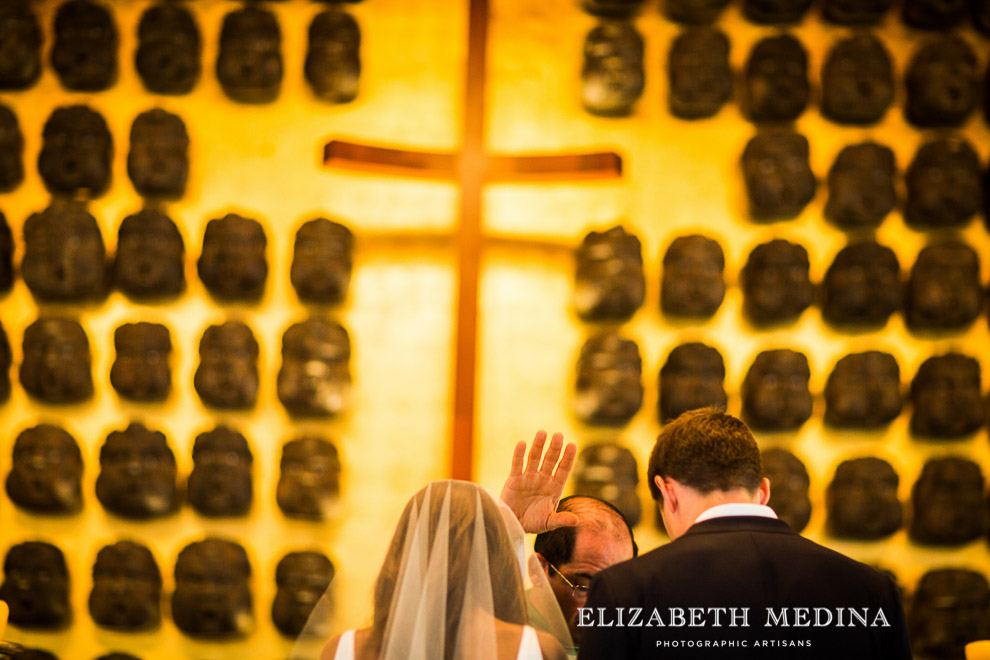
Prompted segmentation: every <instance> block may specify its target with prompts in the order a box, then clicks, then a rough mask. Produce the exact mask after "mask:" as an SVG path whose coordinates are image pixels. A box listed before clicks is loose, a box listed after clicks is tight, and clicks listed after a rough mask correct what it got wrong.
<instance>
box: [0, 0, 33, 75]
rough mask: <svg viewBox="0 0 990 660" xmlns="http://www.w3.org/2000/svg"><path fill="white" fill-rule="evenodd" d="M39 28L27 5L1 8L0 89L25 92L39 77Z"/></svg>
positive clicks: (23, 3) (17, 4) (5, 5)
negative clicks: (23, 90)
mask: <svg viewBox="0 0 990 660" xmlns="http://www.w3.org/2000/svg"><path fill="white" fill-rule="evenodd" d="M41 43H42V37H41V25H40V24H39V23H38V17H37V16H36V15H35V13H34V11H32V10H31V5H30V4H29V3H27V2H4V3H2V6H0V89H4V90H8V89H9V90H18V89H27V88H28V87H30V86H31V85H33V84H34V83H35V82H36V81H37V80H38V77H39V76H40V75H41Z"/></svg>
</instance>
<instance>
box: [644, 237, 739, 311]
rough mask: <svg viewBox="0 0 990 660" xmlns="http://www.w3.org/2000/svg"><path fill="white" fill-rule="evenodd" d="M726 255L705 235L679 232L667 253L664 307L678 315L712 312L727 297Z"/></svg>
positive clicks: (662, 291)
mask: <svg viewBox="0 0 990 660" xmlns="http://www.w3.org/2000/svg"><path fill="white" fill-rule="evenodd" d="M724 269H725V255H723V254H722V247H721V246H720V245H719V244H718V243H717V242H716V241H714V240H713V239H711V238H706V237H704V236H698V235H693V236H679V237H677V238H675V239H674V242H673V243H671V244H670V247H669V248H667V253H666V254H664V256H663V276H662V278H661V281H660V309H661V310H663V313H664V314H672V315H675V316H711V315H712V314H714V313H715V311H716V310H717V309H718V307H719V305H721V304H722V298H724V297H725V280H724V279H723V278H722V272H723V270H724Z"/></svg>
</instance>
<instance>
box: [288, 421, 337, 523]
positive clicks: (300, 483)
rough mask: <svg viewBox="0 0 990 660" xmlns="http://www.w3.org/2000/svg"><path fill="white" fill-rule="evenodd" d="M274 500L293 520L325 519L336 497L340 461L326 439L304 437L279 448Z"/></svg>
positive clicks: (335, 450) (334, 448) (334, 449)
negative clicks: (279, 472)
mask: <svg viewBox="0 0 990 660" xmlns="http://www.w3.org/2000/svg"><path fill="white" fill-rule="evenodd" d="M281 468H282V474H281V476H280V477H279V480H278V489H277V492H276V498H275V499H276V501H277V502H278V506H279V508H281V509H282V511H283V513H285V514H286V515H287V516H291V517H293V518H307V519H310V520H325V519H326V518H328V517H329V516H330V513H331V510H332V508H333V505H334V503H335V502H336V500H337V497H338V495H339V494H340V459H339V458H338V456H337V448H336V447H334V446H333V444H332V443H331V442H330V441H329V440H325V439H323V438H320V437H317V436H304V437H302V438H298V439H296V440H292V441H290V442H287V443H286V444H285V446H284V447H283V448H282V462H281Z"/></svg>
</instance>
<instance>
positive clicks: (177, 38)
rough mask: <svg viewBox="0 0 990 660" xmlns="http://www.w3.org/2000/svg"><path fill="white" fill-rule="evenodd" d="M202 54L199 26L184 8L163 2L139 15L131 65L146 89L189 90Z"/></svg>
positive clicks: (175, 91)
mask: <svg viewBox="0 0 990 660" xmlns="http://www.w3.org/2000/svg"><path fill="white" fill-rule="evenodd" d="M202 56H203V43H202V38H201V37H200V34H199V28H198V27H196V21H195V20H193V17H192V15H191V14H190V13H189V11H188V10H187V9H186V8H185V7H183V6H182V5H179V4H177V3H174V2H168V3H164V2H163V3H159V4H156V5H152V6H150V7H148V9H147V10H145V12H144V13H143V14H142V15H141V22H140V23H139V24H138V47H137V52H136V53H135V55H134V64H135V67H136V68H137V72H138V75H139V76H140V77H141V82H142V83H144V86H145V88H146V89H147V90H148V91H149V92H152V93H153V94H187V93H189V92H191V91H192V89H193V87H195V86H196V81H197V80H199V75H200V71H201V69H202V63H201V59H202Z"/></svg>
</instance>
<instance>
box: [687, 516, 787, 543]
mask: <svg viewBox="0 0 990 660" xmlns="http://www.w3.org/2000/svg"><path fill="white" fill-rule="evenodd" d="M747 531H752V532H775V533H778V534H796V532H795V531H794V530H793V529H791V526H790V525H788V524H787V523H785V522H784V521H783V520H778V519H776V518H764V517H762V516H721V517H718V518H709V519H708V520H702V521H701V522H696V523H694V524H693V525H691V526H690V527H688V530H687V531H686V532H684V536H689V535H695V534H720V533H723V532H747ZM682 538H683V537H682Z"/></svg>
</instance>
